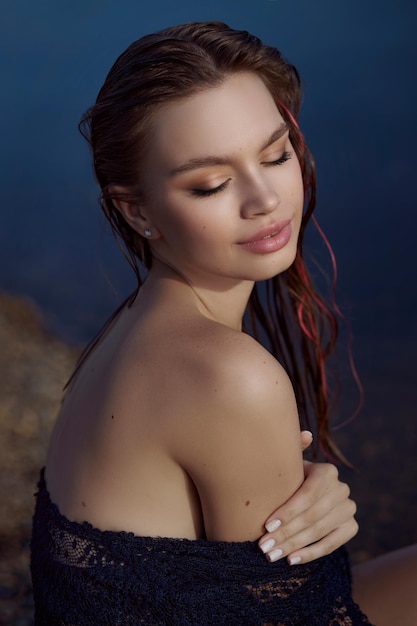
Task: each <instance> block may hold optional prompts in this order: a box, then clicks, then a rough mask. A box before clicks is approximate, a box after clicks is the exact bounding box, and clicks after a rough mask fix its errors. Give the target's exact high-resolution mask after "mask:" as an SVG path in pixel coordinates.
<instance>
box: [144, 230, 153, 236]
mask: <svg viewBox="0 0 417 626" xmlns="http://www.w3.org/2000/svg"><path fill="white" fill-rule="evenodd" d="M151 235H152V231H151V229H150V228H145V236H146V237H150V236H151Z"/></svg>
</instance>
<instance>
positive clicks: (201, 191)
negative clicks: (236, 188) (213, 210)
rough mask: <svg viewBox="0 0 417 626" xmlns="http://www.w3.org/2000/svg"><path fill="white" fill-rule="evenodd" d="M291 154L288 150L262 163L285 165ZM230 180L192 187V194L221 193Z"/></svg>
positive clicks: (204, 195)
mask: <svg viewBox="0 0 417 626" xmlns="http://www.w3.org/2000/svg"><path fill="white" fill-rule="evenodd" d="M291 156H292V153H291V152H288V151H287V150H286V151H285V152H284V153H283V154H282V155H281V156H280V157H279V159H276V160H275V161H265V162H264V163H262V165H266V166H267V167H273V166H275V165H283V163H286V161H288V160H289V159H290V158H291ZM229 181H230V178H228V179H227V180H225V181H224V183H222V184H221V185H219V186H218V187H213V189H191V195H193V196H197V197H198V198H208V197H209V196H214V195H215V194H216V193H219V192H220V191H223V189H226V187H227V185H228V183H229Z"/></svg>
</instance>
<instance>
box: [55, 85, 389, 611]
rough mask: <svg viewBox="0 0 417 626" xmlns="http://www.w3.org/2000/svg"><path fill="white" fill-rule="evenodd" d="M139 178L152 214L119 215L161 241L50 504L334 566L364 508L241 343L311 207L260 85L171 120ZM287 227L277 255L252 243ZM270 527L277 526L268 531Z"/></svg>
mask: <svg viewBox="0 0 417 626" xmlns="http://www.w3.org/2000/svg"><path fill="white" fill-rule="evenodd" d="M208 157H210V161H207V158H208ZM202 159H205V163H204V167H202V166H201V165H202V163H201V160H202ZM197 165H198V166H197ZM191 166H192V167H191ZM141 175H142V176H143V181H146V185H145V189H144V195H143V198H142V200H141V203H140V204H139V203H138V204H134V203H132V204H129V203H125V202H119V203H118V208H119V210H120V211H121V212H122V214H123V216H124V217H125V219H126V221H127V222H128V223H129V224H130V225H131V226H132V228H134V229H135V230H136V231H137V232H138V233H139V234H141V235H142V236H144V235H145V230H150V232H151V235H150V237H149V241H150V244H151V250H152V254H153V259H154V260H153V265H152V270H151V271H150V273H149V276H148V279H147V281H146V283H145V285H144V286H143V288H142V289H141V292H140V294H139V296H138V298H137V299H136V301H135V303H134V304H133V306H132V307H131V308H130V309H126V310H123V311H122V313H121V314H120V315H119V316H118V317H117V318H116V320H115V321H114V322H113V324H112V326H111V327H110V329H109V330H108V331H107V333H106V335H105V336H104V337H103V339H102V340H101V342H100V344H99V345H98V346H97V347H96V348H95V349H94V351H93V352H92V353H91V354H90V355H89V357H88V359H87V361H86V363H85V364H84V366H83V368H82V370H81V371H80V372H79V374H78V375H77V377H76V379H75V380H74V381H73V383H72V385H71V387H70V389H69V391H68V393H67V395H66V397H65V399H64V402H63V406H62V410H61V413H60V415H59V418H58V421H57V425H56V428H55V430H54V433H53V436H52V439H51V444H50V447H49V452H48V458H47V463H46V480H47V484H48V489H49V492H50V494H51V497H52V500H53V501H54V502H55V503H56V504H57V505H58V507H59V508H60V510H61V512H62V513H63V514H64V515H66V516H67V517H69V518H70V519H73V520H77V521H84V520H88V521H89V522H91V523H92V524H93V525H95V526H97V527H99V528H102V529H111V530H116V531H118V530H125V531H132V532H134V533H136V534H138V535H151V536H155V535H161V536H170V537H187V538H189V539H194V538H200V537H203V536H206V537H207V538H208V539H211V540H224V541H246V540H259V542H260V545H261V549H262V545H263V544H264V543H265V541H266V540H271V539H272V540H273V541H274V542H275V543H274V545H273V546H272V547H271V548H270V549H269V550H268V551H267V555H266V556H267V557H268V558H269V559H271V560H274V559H275V558H282V557H283V556H285V555H288V554H289V555H290V556H299V555H300V554H301V555H302V558H303V559H304V560H305V561H307V560H309V559H310V558H316V557H317V556H322V555H323V554H326V553H327V551H331V549H332V546H333V547H337V545H338V542H339V541H340V540H341V538H342V536H346V534H347V535H349V534H354V533H355V532H356V527H355V524H356V523H355V522H354V521H353V517H352V516H353V513H354V505H353V503H352V502H351V501H350V500H349V497H348V496H349V494H348V491H347V488H346V486H343V484H342V483H338V480H337V475H336V474H335V472H334V468H333V469H331V470H330V471H331V472H333V476H332V478H331V480H329V467H332V466H329V467H327V466H324V465H318V466H313V468H315V469H314V470H313V469H312V468H311V466H309V465H306V464H303V460H302V451H303V448H304V447H305V445H307V444H306V442H305V441H304V442H303V440H302V439H301V441H300V432H299V420H298V415H297V407H296V403H295V398H294V393H293V390H292V387H291V384H290V381H289V379H288V376H287V374H286V373H285V371H284V370H283V368H282V367H281V366H280V364H279V363H278V362H277V361H276V360H275V359H274V358H273V357H272V356H271V355H270V354H269V353H268V352H266V351H265V350H264V349H263V348H262V346H260V345H259V344H258V343H257V342H256V341H254V340H253V339H252V338H250V337H249V336H247V335H245V334H243V333H242V332H241V324H242V316H243V313H244V310H245V307H246V304H247V301H248V298H249V296H250V293H251V290H252V288H253V285H254V282H255V281H257V280H264V279H266V278H269V277H271V276H273V275H275V274H278V273H280V272H282V271H284V270H285V269H287V268H288V267H289V265H290V264H291V263H292V262H293V260H294V257H295V253H296V245H297V237H298V231H299V227H300V222H301V215H302V206H303V190H302V180H301V173H300V167H299V164H298V161H297V159H296V157H295V154H294V152H293V150H292V146H291V143H290V141H289V138H288V133H286V132H285V128H283V119H282V117H281V115H280V113H279V111H278V110H277V108H276V106H275V104H274V102H273V100H272V98H271V96H270V94H269V92H268V91H267V89H266V87H265V86H264V84H263V83H262V82H261V81H260V80H259V79H258V78H257V77H256V76H254V75H252V74H235V75H233V76H231V77H229V78H228V79H227V80H226V81H225V82H224V83H223V84H222V85H220V86H219V87H216V88H213V89H209V90H207V91H204V92H201V93H200V94H197V95H195V96H193V97H190V98H186V99H184V100H181V101H178V102H175V103H172V104H170V105H167V106H165V107H163V108H162V109H161V110H160V112H159V114H158V115H157V117H156V120H155V122H154V127H153V141H152V142H151V146H150V149H149V153H148V154H147V157H146V159H145V161H144V163H143V165H142V167H141ZM213 190H215V192H213ZM115 191H118V189H117V188H116V189H115ZM202 192H203V193H202ZM207 192H209V193H207ZM282 221H284V222H285V223H288V224H290V236H289V239H288V241H287V243H286V244H285V245H283V246H282V247H280V248H279V249H277V250H275V251H273V252H272V251H269V252H268V253H267V254H258V253H254V251H253V250H252V249H251V248H250V247H248V246H245V245H244V242H245V241H247V240H248V239H250V238H252V237H253V236H254V235H256V233H258V232H259V230H260V229H262V228H263V227H265V226H267V225H270V224H276V223H281V222H282ZM324 467H326V470H324ZM320 471H321V474H322V479H320V478H319V473H320ZM305 475H307V480H306V481H305V482H304V479H305ZM318 483H320V485H321V486H320V488H319V487H318ZM306 485H307V487H306ZM323 485H324V486H323ZM336 485H337V488H336ZM342 491H343V494H342ZM309 493H310V496H308V494H309ZM336 493H337V496H336ZM329 494H331V495H329ZM309 498H310V499H309ZM348 507H349V513H348V512H347V511H348ZM271 511H274V513H273V514H272V515H271V514H270V512H271ZM273 519H280V520H281V522H282V524H281V526H280V527H279V528H278V529H276V530H275V531H274V532H272V533H267V534H265V527H264V523H263V520H266V521H267V522H269V521H271V520H273ZM352 521H353V526H352ZM348 529H349V530H348ZM318 540H320V542H319V544H317V546H318V547H316V548H315V547H311V546H309V547H308V548H303V546H307V545H308V544H311V543H312V542H314V541H318ZM339 545H340V544H339ZM281 546H282V547H281ZM300 548H303V550H304V551H303V550H301V551H300ZM297 551H298V552H297ZM317 552H318V553H317ZM365 602H366V598H365ZM381 623H382V622H381Z"/></svg>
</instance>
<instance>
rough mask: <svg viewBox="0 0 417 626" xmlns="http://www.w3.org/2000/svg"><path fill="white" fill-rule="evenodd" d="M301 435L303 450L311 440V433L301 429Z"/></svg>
mask: <svg viewBox="0 0 417 626" xmlns="http://www.w3.org/2000/svg"><path fill="white" fill-rule="evenodd" d="M300 436H301V449H302V451H303V452H304V450H306V449H307V448H308V447H309V446H310V445H311V443H312V441H313V433H312V432H310V431H309V430H302V431H301V433H300Z"/></svg>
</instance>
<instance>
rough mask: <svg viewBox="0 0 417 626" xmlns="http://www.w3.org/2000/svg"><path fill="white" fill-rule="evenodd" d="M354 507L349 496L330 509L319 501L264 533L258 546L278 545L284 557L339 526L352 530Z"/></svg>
mask: <svg viewBox="0 0 417 626" xmlns="http://www.w3.org/2000/svg"><path fill="white" fill-rule="evenodd" d="M356 509H357V507H356V503H355V502H354V501H353V500H350V499H348V500H343V501H342V502H340V503H339V504H338V505H337V506H336V507H335V508H333V509H331V510H329V507H328V505H327V504H326V503H325V504H323V503H322V502H319V503H317V504H316V505H315V506H314V507H312V508H311V509H309V510H308V511H307V512H306V513H305V514H304V515H301V516H299V517H298V518H296V519H294V520H292V521H291V522H290V523H288V524H286V525H283V526H282V527H279V528H278V529H277V530H276V531H274V532H273V533H266V534H264V535H263V536H262V537H261V538H260V539H259V542H258V545H259V547H260V548H261V550H262V551H263V552H264V553H269V552H270V551H271V550H272V549H277V548H279V549H280V550H282V556H285V555H286V554H290V553H292V552H294V551H296V550H301V549H302V548H304V547H306V546H309V545H310V544H313V543H317V542H319V541H321V540H322V539H324V538H325V537H326V536H327V535H329V534H330V533H331V532H332V531H333V530H336V529H337V528H339V527H341V526H344V525H347V527H346V528H348V527H349V525H352V526H350V527H351V528H352V529H353V527H354V526H356V522H355V520H354V515H355V513H356ZM350 538H351V537H348V538H347V539H346V540H348V539H350ZM337 547H338V546H337Z"/></svg>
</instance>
